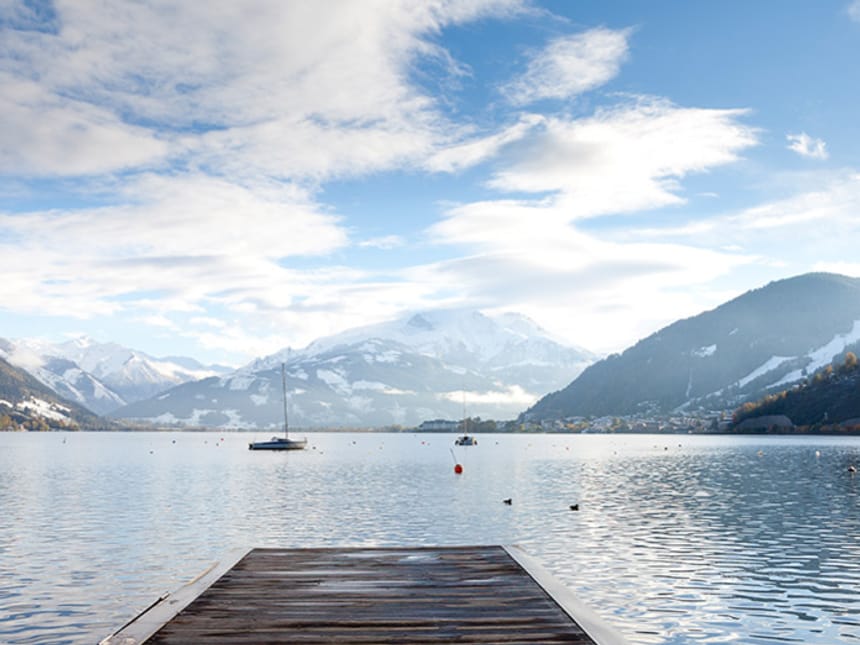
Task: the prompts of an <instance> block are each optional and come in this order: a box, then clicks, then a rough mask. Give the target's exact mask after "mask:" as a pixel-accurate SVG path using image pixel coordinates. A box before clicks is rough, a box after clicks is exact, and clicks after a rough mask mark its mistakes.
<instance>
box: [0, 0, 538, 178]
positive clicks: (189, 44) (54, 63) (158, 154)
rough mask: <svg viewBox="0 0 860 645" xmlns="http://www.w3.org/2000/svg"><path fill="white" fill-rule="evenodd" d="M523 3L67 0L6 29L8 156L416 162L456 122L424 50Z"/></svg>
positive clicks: (0, 159)
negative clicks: (44, 20)
mask: <svg viewBox="0 0 860 645" xmlns="http://www.w3.org/2000/svg"><path fill="white" fill-rule="evenodd" d="M520 5H521V3H520V2H517V1H514V0H475V1H472V2H465V3H463V2H460V3H451V2H448V1H447V0H437V1H435V2H425V3H420V4H415V3H402V2H396V1H392V0H376V1H375V2H372V3H371V2H362V3H353V2H339V3H337V5H336V6H332V4H331V3H305V2H280V1H268V0H256V1H252V2H248V3H243V4H241V5H236V4H231V3H227V4H220V5H203V4H198V3H180V4H178V5H177V4H172V5H170V7H165V6H162V5H161V3H159V2H155V1H151V2H139V3H113V4H111V5H110V6H109V7H105V6H104V5H102V4H99V3H93V2H59V3H57V4H56V7H55V9H56V13H57V18H56V20H55V21H54V22H53V23H52V24H51V26H50V27H51V28H49V29H46V30H43V31H36V30H34V29H32V28H24V29H11V28H8V27H7V28H4V29H3V39H4V41H3V42H4V47H3V51H2V52H0V86H2V90H3V91H2V92H0V96H2V97H3V99H2V105H0V107H2V112H3V114H4V119H3V120H2V126H0V127H2V130H0V141H2V142H4V144H3V145H2V148H0V168H5V169H17V170H23V171H25V172H33V173H36V174H52V173H53V174H59V175H74V174H90V173H95V172H110V171H113V170H121V169H125V168H129V167H136V166H141V165H143V166H146V165H148V164H151V163H153V162H156V161H165V157H167V158H168V160H170V161H172V162H176V161H183V162H185V163H190V164H192V165H194V166H195V167H206V168H208V169H209V170H210V171H216V172H223V173H230V174H231V176H235V173H236V172H237V171H240V172H241V173H242V174H243V175H244V176H257V175H259V173H265V174H268V175H270V176H276V177H284V176H286V177H292V178H297V177H310V178H312V179H321V178H324V177H330V176H337V175H341V174H351V173H358V174H361V173H366V172H371V171H374V170H378V169H381V168H388V167H392V166H393V165H398V166H399V165H402V164H403V163H415V164H419V165H420V164H421V163H422V162H423V159H424V158H425V157H426V156H428V155H431V154H433V152H434V150H435V148H436V146H446V145H450V144H451V143H452V142H455V140H456V138H457V137H458V136H459V133H460V130H459V129H458V128H454V127H451V124H449V123H448V122H447V120H446V119H445V118H444V117H442V116H441V113H440V112H439V111H438V110H437V106H436V102H435V99H434V98H433V97H431V96H429V95H428V94H426V93H425V92H423V91H421V90H420V89H419V88H418V86H416V85H415V84H414V83H412V82H411V79H410V73H411V70H412V66H413V64H414V63H415V61H416V60H417V59H419V58H422V57H423V58H428V57H430V58H435V59H444V58H445V54H446V52H444V51H443V50H441V48H440V47H439V46H438V45H436V44H435V43H434V42H433V41H432V37H433V36H434V35H435V34H436V33H437V32H438V31H439V30H440V29H441V28H442V27H444V26H447V25H450V24H455V23H458V22H463V21H467V20H473V19H475V18H478V17H481V16H484V15H489V14H502V15H508V14H510V13H512V12H515V11H517V10H518V8H519V7H520ZM15 6H18V5H15ZM10 14H14V17H15V21H14V22H12V23H11V24H15V25H17V26H19V27H27V26H28V25H31V23H32V22H33V21H34V16H33V15H32V12H29V13H28V12H27V11H25V10H24V8H23V7H22V8H20V10H17V9H14V8H13V10H10ZM448 67H449V68H450V67H451V66H450V65H448ZM33 79H38V86H36V85H35V82H34V81H33ZM156 132H157V133H158V134H157V135H156V134H155V133H156Z"/></svg>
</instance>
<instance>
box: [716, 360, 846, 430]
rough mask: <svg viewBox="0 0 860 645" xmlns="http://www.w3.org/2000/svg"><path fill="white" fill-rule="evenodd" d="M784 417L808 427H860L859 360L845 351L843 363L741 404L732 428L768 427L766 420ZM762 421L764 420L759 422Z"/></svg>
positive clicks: (827, 367) (796, 425)
mask: <svg viewBox="0 0 860 645" xmlns="http://www.w3.org/2000/svg"><path fill="white" fill-rule="evenodd" d="M776 417H786V419H787V421H790V422H791V424H792V425H793V426H795V427H802V428H806V429H810V430H816V429H818V430H821V429H832V428H833V427H834V426H842V427H843V428H847V429H852V430H853V429H860V361H858V360H857V356H856V355H855V354H854V353H853V352H848V353H847V354H846V356H845V359H844V361H843V362H842V363H839V364H836V365H827V366H826V367H825V368H823V369H821V370H819V371H818V372H816V373H815V374H814V375H813V376H812V377H811V378H809V379H807V380H806V381H804V382H803V383H802V384H799V385H797V386H795V387H793V388H790V389H787V390H782V391H780V392H777V393H774V394H769V395H767V396H765V397H763V398H762V399H759V400H758V401H754V402H752V401H751V402H747V403H744V404H743V405H742V406H741V407H740V408H738V409H737V410H736V411H735V414H734V415H733V417H732V423H733V427H734V429H735V430H740V431H743V430H752V429H767V427H768V420H770V419H774V418H776ZM762 420H764V422H762Z"/></svg>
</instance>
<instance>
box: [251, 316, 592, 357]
mask: <svg viewBox="0 0 860 645" xmlns="http://www.w3.org/2000/svg"><path fill="white" fill-rule="evenodd" d="M372 338H383V339H385V340H390V341H394V342H396V343H399V344H401V345H404V346H406V347H408V348H410V349H411V350H413V351H415V352H418V353H421V354H425V355H427V356H433V357H435V358H438V359H440V360H444V361H449V362H452V363H456V364H469V365H473V366H478V365H481V364H490V363H494V362H495V363H498V364H500V365H508V364H510V363H511V361H510V360H508V357H509V355H510V353H511V352H512V351H518V353H519V355H520V362H528V363H535V364H538V363H540V362H542V361H547V360H548V361H550V362H557V361H558V360H559V353H562V354H564V355H565V356H566V357H570V356H578V358H579V359H580V360H581V361H582V362H584V363H590V362H592V361H593V360H594V359H595V358H596V356H595V355H593V354H591V353H590V352H588V351H587V350H584V349H581V348H575V347H570V346H567V345H565V344H564V343H562V342H561V341H559V340H556V339H554V338H552V337H551V336H550V334H549V333H548V332H547V331H546V330H544V329H542V328H541V327H540V326H538V325H537V324H536V323H535V322H534V321H532V320H531V319H529V318H527V317H526V316H523V315H521V314H517V313H505V314H501V315H499V316H493V317H490V316H487V315H485V314H483V313H481V312H480V311H474V310H461V309H448V310H437V311H425V312H420V313H414V314H410V315H407V316H404V317H402V318H399V319H397V320H393V321H388V322H383V323H379V324H376V325H368V326H364V327H356V328H355V329H350V330H347V331H345V332H343V333H340V334H336V335H333V336H328V337H325V338H321V339H318V340H315V341H314V342H312V343H311V344H310V345H308V346H307V347H305V348H304V349H301V350H292V349H285V350H283V351H281V352H278V353H276V354H273V355H272V356H269V357H267V358H264V359H258V360H257V361H255V362H253V363H251V364H250V365H249V366H248V368H249V369H251V370H252V371H254V370H259V369H269V368H272V367H276V366H278V365H280V364H281V363H282V362H288V363H289V362H291V361H294V360H298V359H301V358H306V357H308V356H315V355H319V354H321V353H323V352H327V351H329V350H331V349H334V348H335V347H338V346H340V345H353V344H355V343H358V342H360V341H362V340H368V339H372ZM518 348H522V349H518Z"/></svg>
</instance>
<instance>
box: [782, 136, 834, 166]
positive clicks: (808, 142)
mask: <svg viewBox="0 0 860 645" xmlns="http://www.w3.org/2000/svg"><path fill="white" fill-rule="evenodd" d="M785 138H786V139H787V140H788V149H789V150H793V151H794V152H796V153H797V154H799V155H800V156H801V157H810V158H812V159H827V157H828V154H827V144H826V143H824V141H823V140H822V139H815V138H813V137H810V136H809V135H808V134H806V133H805V132H801V133H800V134H787V135H785Z"/></svg>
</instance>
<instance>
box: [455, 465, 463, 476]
mask: <svg viewBox="0 0 860 645" xmlns="http://www.w3.org/2000/svg"><path fill="white" fill-rule="evenodd" d="M454 472H455V473H457V474H458V475H462V474H463V467H462V466H461V465H460V464H454Z"/></svg>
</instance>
